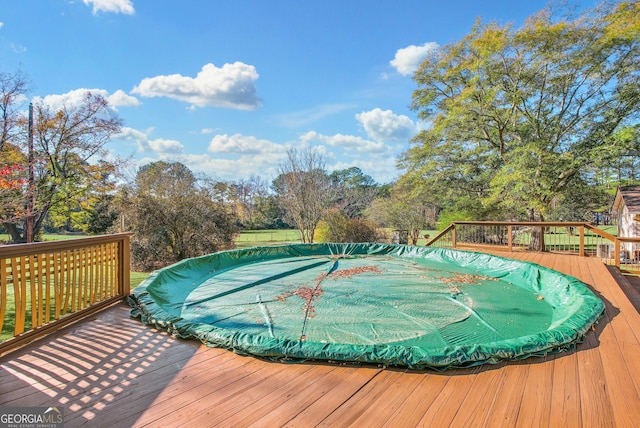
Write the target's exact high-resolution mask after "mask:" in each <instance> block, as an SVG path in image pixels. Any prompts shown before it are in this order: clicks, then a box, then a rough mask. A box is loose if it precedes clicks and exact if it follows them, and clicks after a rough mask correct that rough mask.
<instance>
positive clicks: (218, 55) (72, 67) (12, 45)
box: [0, 0, 592, 183]
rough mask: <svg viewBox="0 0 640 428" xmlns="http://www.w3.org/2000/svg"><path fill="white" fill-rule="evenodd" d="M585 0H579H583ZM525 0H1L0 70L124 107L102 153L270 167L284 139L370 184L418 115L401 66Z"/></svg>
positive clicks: (235, 175) (525, 11) (44, 91)
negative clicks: (20, 73) (366, 177)
mask: <svg viewBox="0 0 640 428" xmlns="http://www.w3.org/2000/svg"><path fill="white" fill-rule="evenodd" d="M588 3H589V4H590V5H592V2H588ZM546 4H547V2H546V1H538V0H528V1H520V0H448V1H442V0H439V1H431V0H415V1H414V0H394V1H386V0H369V1H360V0H341V1H334V0H322V1H320V0H318V1H306V2H305V1H302V2H301V1H283V0H235V1H214V0H211V1H207V0H199V1H196V0H180V1H178V0H0V72H4V73H11V72H15V71H17V70H18V69H20V70H22V71H23V72H24V73H25V74H26V76H27V78H28V79H29V81H30V82H31V87H32V91H31V93H30V96H31V97H32V98H37V99H40V100H44V102H46V103H48V104H50V105H52V106H56V105H61V104H62V103H65V104H66V105H68V106H69V105H73V103H74V102H77V100H79V99H80V98H81V96H82V95H83V93H84V92H85V91H86V90H92V91H94V92H97V93H101V94H103V95H104V96H105V97H107V98H108V99H109V101H110V104H111V106H112V108H113V109H114V110H115V111H117V114H118V115H119V116H120V117H121V118H122V119H123V120H124V123H125V124H124V127H123V130H122V133H121V134H120V135H119V136H117V137H116V138H114V139H113V140H112V141H111V142H110V143H109V145H108V149H109V151H110V152H111V153H112V154H114V155H118V156H121V157H128V158H130V159H131V164H132V170H135V168H136V166H139V165H142V164H144V163H147V162H150V161H155V160H166V161H180V162H183V163H184V164H186V165H187V166H189V168H191V169H192V170H193V171H195V172H203V173H206V174H208V175H210V176H212V177H216V178H218V179H221V180H233V181H237V180H241V179H246V178H249V177H250V176H252V175H258V176H260V177H262V178H263V179H266V180H268V181H271V180H272V179H273V178H275V176H276V175H277V172H278V167H279V165H281V164H282V162H283V161H284V159H285V156H286V152H285V149H286V147H290V146H293V147H303V146H304V145H311V146H314V147H317V148H318V150H320V151H321V152H322V153H323V157H324V160H325V164H326V168H327V170H328V171H332V170H336V169H343V168H348V167H351V166H357V167H359V168H361V169H362V171H363V172H364V173H365V174H368V175H370V176H372V177H373V178H374V179H375V180H376V181H378V182H380V183H385V182H390V181H392V180H394V179H395V178H397V176H398V175H399V174H400V172H399V171H398V170H397V169H396V165H395V162H396V159H397V157H398V155H399V154H400V153H402V152H403V151H405V150H406V149H407V148H408V147H409V143H408V140H409V139H410V138H411V137H412V136H413V135H415V133H416V132H417V130H418V129H419V127H420V124H419V123H418V122H417V118H416V114H415V112H413V111H411V110H410V108H409V104H410V102H411V93H412V91H413V90H414V89H415V88H416V86H415V83H414V82H413V80H412V78H411V74H412V71H413V70H415V67H416V66H417V64H418V63H419V62H420V59H421V58H424V55H425V54H426V52H428V51H429V49H437V47H438V46H443V45H446V44H448V43H452V42H455V41H457V40H459V39H461V38H462V37H464V36H465V35H466V34H468V32H469V30H470V28H471V26H472V25H473V23H474V21H475V19H476V18H477V17H481V18H482V20H483V21H484V22H490V21H497V22H499V23H501V24H505V23H512V24H513V25H515V26H517V27H519V26H521V25H522V23H523V22H524V20H525V19H526V17H528V16H530V15H532V14H534V13H535V12H537V11H538V10H541V9H543V8H544V7H545V6H546Z"/></svg>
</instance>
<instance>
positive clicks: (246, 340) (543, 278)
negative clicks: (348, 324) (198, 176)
mask: <svg viewBox="0 0 640 428" xmlns="http://www.w3.org/2000/svg"><path fill="white" fill-rule="evenodd" d="M345 253H348V254H369V255H371V254H380V255H383V254H388V255H391V256H394V257H403V258H411V257H415V258H425V257H428V258H433V259H436V260H443V261H446V262H449V263H456V264H458V265H460V266H466V265H469V264H479V265H482V266H484V267H487V266H488V267H489V268H491V267H492V266H498V267H499V269H498V270H500V269H502V273H501V274H500V275H501V276H503V277H508V276H510V275H516V274H517V275H522V276H523V277H525V278H527V281H530V282H531V284H530V286H531V288H532V289H536V287H537V288H538V289H540V290H541V292H544V291H545V290H544V289H545V283H549V282H552V283H553V284H554V286H556V287H563V288H566V289H570V290H571V293H572V298H575V299H578V300H579V303H580V304H579V307H578V308H577V309H576V310H575V311H573V312H571V313H570V314H569V313H567V314H563V313H562V306H563V304H562V303H557V304H558V305H559V306H560V309H561V310H560V317H559V319H558V320H556V321H554V323H553V325H552V326H551V327H550V328H549V329H548V330H546V331H542V332H540V333H537V334H535V335H529V336H522V337H517V338H512V339H508V340H501V341H496V342H492V343H479V344H475V345H461V346H444V347H440V348H429V349H424V348H421V347H417V346H402V345H394V344H373V345H367V344H341V343H320V342H311V341H302V340H290V339H282V338H277V337H265V336H260V335H252V334H246V333H242V332H237V331H233V330H227V329H222V328H218V327H215V326H212V325H208V324H197V323H190V322H187V321H185V320H183V319H181V318H180V317H179V316H176V315H175V314H174V315H172V314H170V313H168V312H167V311H165V310H164V309H163V307H162V304H163V303H164V299H165V296H162V295H157V294H153V293H150V292H149V290H148V287H149V286H152V284H154V281H158V280H159V279H158V277H163V280H164V281H167V280H169V281H170V280H172V278H175V280H176V281H178V282H179V281H180V280H183V279H184V278H182V277H181V273H182V272H183V271H185V270H187V271H189V270H191V271H193V270H195V271H198V269H200V270H202V272H205V271H210V270H211V269H213V270H222V269H227V268H233V266H234V265H235V264H236V263H238V261H239V260H242V261H245V262H250V261H251V260H265V259H269V258H274V259H277V258H286V257H294V256H318V255H327V254H345ZM503 266H506V268H504V269H503ZM489 268H487V269H489ZM167 276H169V279H167V278H164V277H167ZM128 302H129V304H130V305H131V307H132V311H131V315H132V316H133V317H137V318H140V319H141V320H142V322H144V323H145V324H148V325H153V326H156V327H157V328H160V329H163V330H166V331H168V332H170V333H171V334H173V335H175V336H177V337H180V338H184V339H197V340H200V341H201V342H202V343H204V344H206V345H208V346H213V347H222V348H225V349H229V350H232V351H234V352H236V353H239V354H244V355H253V356H257V357H263V358H269V359H276V360H323V361H339V362H353V363H373V364H382V365H386V366H400V367H407V368H410V369H417V370H421V369H427V368H430V369H436V370H444V369H448V368H456V367H469V366H475V365H479V364H485V363H492V364H493V363H498V362H500V361H504V360H519V359H523V358H527V357H532V356H544V355H547V354H550V353H555V352H562V351H566V350H570V349H572V348H573V347H574V346H575V344H576V343H579V342H581V341H583V340H584V337H585V334H586V333H587V331H588V330H589V329H590V328H591V327H592V326H593V325H594V324H595V323H596V322H597V321H598V320H599V319H600V318H601V317H602V316H603V315H604V304H603V303H602V301H601V300H600V299H599V298H598V297H597V296H595V295H594V294H593V292H592V291H591V290H590V289H589V288H588V287H587V286H586V285H585V284H584V283H582V282H581V281H579V280H578V279H576V278H573V277H571V276H568V275H564V274H561V273H559V272H556V271H553V270H551V269H548V268H545V267H542V266H539V265H537V264H534V263H529V262H521V261H515V260H512V259H508V258H502V257H498V256H493V255H488V254H483V253H475V252H469V251H459V250H450V249H442V248H430V247H413V246H405V245H389V244H295V245H285V246H276V247H254V248H250V249H242V250H231V251H225V252H220V253H215V254H211V255H207V256H203V257H198V258H194V259H187V260H183V261H182V262H179V263H177V264H175V265H172V266H169V267H167V268H164V269H161V270H159V271H156V272H154V273H152V274H151V275H150V276H149V277H148V278H147V279H146V280H145V281H144V282H143V283H142V284H140V285H139V286H138V287H137V288H135V289H134V290H133V292H132V293H131V295H130V296H129V298H128ZM158 302H160V303H158Z"/></svg>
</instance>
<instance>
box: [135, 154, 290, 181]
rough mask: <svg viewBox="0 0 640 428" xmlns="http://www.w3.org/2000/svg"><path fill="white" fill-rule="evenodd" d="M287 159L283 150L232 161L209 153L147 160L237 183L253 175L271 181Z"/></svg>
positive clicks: (161, 155) (175, 155) (158, 156)
mask: <svg viewBox="0 0 640 428" xmlns="http://www.w3.org/2000/svg"><path fill="white" fill-rule="evenodd" d="M285 158H286V154H285V152H284V150H281V151H278V152H270V153H260V154H255V155H241V156H239V157H237V158H232V159H227V158H223V157H217V156H215V155H212V154H209V153H200V154H193V153H179V154H171V153H159V154H158V155H157V159H153V160H152V159H147V161H148V162H152V161H154V160H164V161H172V162H176V161H177V162H182V163H183V164H185V165H187V167H189V169H190V170H192V171H194V172H201V173H204V174H206V175H208V176H212V177H216V178H219V179H222V180H228V181H237V180H240V179H247V178H249V177H251V176H252V175H259V176H261V177H263V178H265V179H267V180H271V179H273V178H275V177H276V176H277V175H278V169H279V165H280V164H281V163H282V162H284V160H285Z"/></svg>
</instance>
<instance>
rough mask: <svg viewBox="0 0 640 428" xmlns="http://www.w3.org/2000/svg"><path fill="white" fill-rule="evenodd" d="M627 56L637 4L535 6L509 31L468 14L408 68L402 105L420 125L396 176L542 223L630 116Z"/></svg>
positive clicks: (633, 102) (639, 15)
mask: <svg viewBox="0 0 640 428" xmlns="http://www.w3.org/2000/svg"><path fill="white" fill-rule="evenodd" d="M639 63H640V3H639V2H619V3H617V4H615V5H614V6H613V7H612V6H611V4H609V5H604V6H602V7H600V8H597V9H593V10H586V11H584V12H583V13H582V14H581V15H580V16H578V17H570V16H569V15H557V14H555V13H552V12H551V10H550V9H546V10H544V11H542V12H540V13H538V14H537V15H535V16H533V17H531V18H530V19H529V20H528V21H527V22H526V25H525V26H524V27H523V28H522V29H519V30H516V29H513V28H512V27H511V26H504V27H502V26H499V25H498V24H495V23H492V24H488V25H486V24H482V23H480V22H477V23H476V25H475V26H474V27H473V29H472V30H471V33H470V34H469V35H467V36H466V37H465V38H464V39H462V40H461V41H460V42H458V43H455V44H451V45H448V46H445V47H443V48H441V49H440V50H439V51H437V52H435V53H434V54H433V55H431V56H430V57H428V58H427V59H426V60H425V61H424V62H423V63H422V64H421V66H420V68H419V70H418V71H417V72H416V74H415V76H414V79H415V81H416V83H417V84H418V89H416V91H415V92H414V95H413V107H414V109H416V110H417V111H418V113H419V116H420V118H421V119H423V120H425V121H428V122H429V123H430V124H431V126H430V127H429V128H428V129H425V130H423V131H422V132H420V133H419V134H418V135H417V136H416V137H415V138H414V140H413V141H414V142H415V143H416V145H415V146H414V147H412V148H411V149H410V150H408V151H407V152H406V153H405V154H404V156H403V158H402V160H401V162H400V165H401V166H402V167H403V168H405V169H406V174H405V176H404V177H403V181H405V182H409V183H413V184H415V185H416V186H419V187H423V188H426V189H427V190H426V192H428V191H432V192H433V193H435V194H439V195H441V196H443V197H452V196H453V197H460V196H461V195H464V194H466V195H467V196H472V195H473V196H475V198H477V199H479V200H481V201H482V203H483V204H484V205H487V206H491V207H493V208H494V209H499V210H500V211H502V212H503V213H504V216H505V217H511V218H513V217H527V218H528V219H532V220H534V219H535V220H541V219H544V217H545V216H546V215H547V214H548V213H549V212H550V210H551V208H552V205H553V204H554V202H555V201H557V197H558V195H561V194H563V192H567V191H568V190H567V189H568V188H569V187H570V186H571V185H572V182H574V181H576V180H579V179H581V178H584V174H585V173H586V172H587V171H588V169H589V165H590V164H591V163H592V161H593V155H597V153H598V152H599V151H600V150H601V149H603V148H605V147H607V145H608V144H609V143H610V141H611V140H610V138H609V137H610V136H611V135H612V134H614V133H615V132H616V130H617V129H618V128H619V127H620V126H623V125H625V124H629V123H633V121H635V120H637V114H638V112H639V107H640V69H639V68H638V64H639ZM443 183H444V185H443ZM449 204H450V205H452V204H453V201H451V200H449ZM492 212H495V211H492Z"/></svg>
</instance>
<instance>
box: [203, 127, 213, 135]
mask: <svg viewBox="0 0 640 428" xmlns="http://www.w3.org/2000/svg"><path fill="white" fill-rule="evenodd" d="M215 131H216V130H215V129H213V128H202V129H201V130H200V133H201V134H202V135H207V134H213V133H214V132H215Z"/></svg>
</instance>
